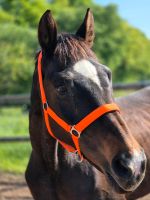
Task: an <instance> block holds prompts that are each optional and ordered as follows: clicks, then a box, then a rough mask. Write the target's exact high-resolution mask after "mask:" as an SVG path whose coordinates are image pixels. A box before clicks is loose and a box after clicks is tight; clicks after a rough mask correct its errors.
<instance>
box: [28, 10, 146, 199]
mask: <svg viewBox="0 0 150 200" xmlns="http://www.w3.org/2000/svg"><path fill="white" fill-rule="evenodd" d="M38 39H39V43H40V46H41V51H40V52H39V53H38V54H37V60H36V66H35V71H34V75H33V84H32V92H31V108H30V114H29V131H30V138H31V144H32V153H31V157H30V160H29V164H28V167H27V170H26V174H25V176H26V181H27V184H28V186H29V188H30V191H31V193H32V195H33V197H34V199H35V200H70V199H71V200H79V199H80V200H98V199H116V196H115V195H118V197H119V199H124V195H122V194H119V193H126V192H131V191H134V190H135V189H136V188H137V187H138V186H139V185H140V183H141V182H142V180H143V178H144V175H145V170H146V160H147V159H146V156H145V153H144V150H143V148H142V147H141V146H140V144H139V143H138V142H137V141H136V139H135V138H134V137H133V135H132V133H131V131H130V129H129V128H128V126H127V124H126V123H125V121H124V119H123V117H122V113H121V112H120V111H119V109H118V106H117V105H116V104H115V100H114V98H113V95H112V81H111V80H112V78H111V71H110V70H109V68H108V67H106V66H104V65H102V64H100V63H99V62H98V59H97V58H96V55H95V54H94V52H93V51H92V50H91V47H92V44H93V39H94V19H93V15H92V12H91V11H90V9H88V10H87V13H86V15H85V18H84V20H83V23H82V24H81V26H80V27H79V29H78V31H77V32H76V34H67V33H61V34H57V26H56V22H55V20H54V19H53V17H52V15H51V12H50V11H49V10H47V11H46V12H45V13H44V14H43V16H42V17H41V19H40V22H39V27H38ZM48 115H50V116H48ZM83 122H86V123H83ZM70 124H71V125H70ZM81 125H82V126H81ZM81 133H82V134H81ZM66 149H67V150H66ZM68 150H69V151H70V152H68ZM73 150H74V153H73ZM81 161H82V162H81ZM102 176H104V179H105V178H106V179H107V180H108V181H109V183H110V184H111V185H112V187H113V190H112V194H108V193H107V192H105V191H104V190H103V188H102V184H101V183H102V182H103V179H102ZM118 197H117V198H118Z"/></svg>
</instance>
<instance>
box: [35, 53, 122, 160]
mask: <svg viewBox="0 0 150 200" xmlns="http://www.w3.org/2000/svg"><path fill="white" fill-rule="evenodd" d="M41 60H42V51H41V52H40V53H39V56H38V77H39V86H40V93H41V100H42V104H43V112H44V119H45V124H46V127H47V130H48V132H49V134H50V135H51V136H52V137H53V138H54V139H56V140H58V142H59V143H60V144H61V145H62V146H63V147H64V148H65V149H66V150H67V151H69V152H78V155H79V156H80V158H81V160H82V159H83V156H82V154H81V150H80V146H79V138H80V135H81V133H83V130H84V129H85V128H87V127H88V126H89V125H90V124H91V123H92V122H94V121H95V120H96V119H97V118H99V117H101V116H102V115H104V114H106V113H108V112H113V111H119V107H118V106H117V105H116V104H115V103H111V104H104V105H102V106H100V107H98V108H96V109H95V110H94V111H92V112H91V113H89V114H88V115H87V116H86V117H84V118H83V119H82V120H81V121H80V122H78V123H77V124H75V125H69V124H67V123H66V122H65V121H64V120H63V119H61V118H60V117H59V116H58V115H57V114H56V113H55V112H54V111H53V110H52V109H51V108H50V107H49V106H48V103H47V100H46V95H45V91H44V87H43V79H42V66H41ZM48 116H50V117H51V118H52V119H53V120H54V121H55V122H56V123H57V124H58V125H59V126H61V127H62V128H63V129H64V130H65V131H66V132H68V133H69V134H70V136H71V137H72V140H73V143H74V145H75V148H74V147H72V146H70V145H68V144H66V143H64V142H63V141H61V140H59V139H58V138H56V136H55V135H54V134H53V132H52V130H51V127H50V124H49V119H48Z"/></svg>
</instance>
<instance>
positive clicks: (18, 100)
mask: <svg viewBox="0 0 150 200" xmlns="http://www.w3.org/2000/svg"><path fill="white" fill-rule="evenodd" d="M147 86H150V81H143V82H139V83H129V84H120V83H119V84H114V86H113V89H114V90H138V89H141V88H144V87H147ZM29 104H30V95H29V94H21V95H4V96H0V107H2V106H21V105H29ZM27 141H29V137H0V143H4V142H27Z"/></svg>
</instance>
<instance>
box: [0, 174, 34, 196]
mask: <svg viewBox="0 0 150 200" xmlns="http://www.w3.org/2000/svg"><path fill="white" fill-rule="evenodd" d="M0 200H33V198H32V196H31V194H30V191H29V189H28V187H27V185H26V182H25V179H24V177H23V175H14V174H4V173H0Z"/></svg>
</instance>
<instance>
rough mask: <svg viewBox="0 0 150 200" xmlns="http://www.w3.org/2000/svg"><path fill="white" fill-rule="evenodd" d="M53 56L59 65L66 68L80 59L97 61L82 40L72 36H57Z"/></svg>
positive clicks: (64, 34)
mask: <svg viewBox="0 0 150 200" xmlns="http://www.w3.org/2000/svg"><path fill="white" fill-rule="evenodd" d="M54 56H55V57H56V58H57V60H58V62H59V63H63V65H65V66H68V65H69V64H70V63H75V62H77V61H79V60H80V59H89V58H91V59H93V60H97V58H96V56H95V54H94V53H93V51H92V50H91V49H90V48H89V47H88V46H87V45H86V44H85V42H84V40H82V39H81V38H79V37H77V36H75V35H72V34H66V33H63V34H59V35H58V38H57V45H56V48H55V51H54Z"/></svg>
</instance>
